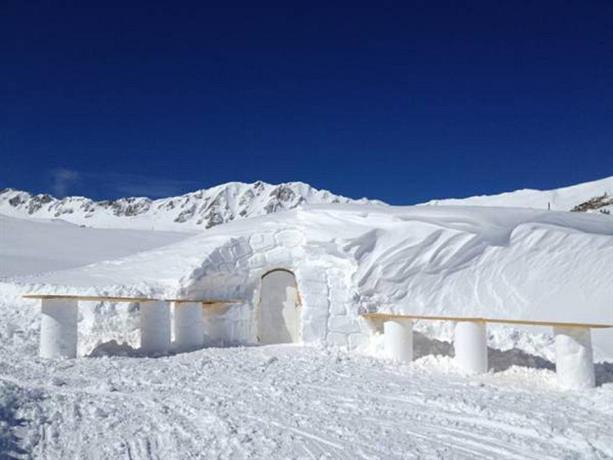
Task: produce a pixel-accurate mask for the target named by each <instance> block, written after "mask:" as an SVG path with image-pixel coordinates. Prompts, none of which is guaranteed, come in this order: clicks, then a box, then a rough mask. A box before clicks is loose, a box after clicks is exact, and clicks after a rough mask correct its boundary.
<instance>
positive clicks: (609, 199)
mask: <svg viewBox="0 0 613 460" xmlns="http://www.w3.org/2000/svg"><path fill="white" fill-rule="evenodd" d="M612 209H613V196H610V195H609V194H608V193H603V194H602V195H600V196H596V197H594V198H591V199H589V200H587V201H585V202H583V203H581V204H578V205H577V206H575V207H574V208H573V209H571V211H572V212H594V211H598V212H601V213H602V214H608V215H610V214H611V210H612Z"/></svg>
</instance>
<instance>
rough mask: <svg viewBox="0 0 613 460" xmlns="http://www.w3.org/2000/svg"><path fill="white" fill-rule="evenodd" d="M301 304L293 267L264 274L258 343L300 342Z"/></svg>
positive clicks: (259, 312) (259, 308)
mask: <svg viewBox="0 0 613 460" xmlns="http://www.w3.org/2000/svg"><path fill="white" fill-rule="evenodd" d="M301 310H302V309H301V305H300V298H299V296H298V285H297V284H296V277H295V276H294V274H293V273H292V272H290V271H289V270H284V269H277V270H272V271H270V272H268V273H266V274H264V276H262V286H261V289H260V304H259V306H258V312H257V317H258V318H257V319H258V342H259V343H262V344H267V343H291V342H300V340H301V337H300V322H301Z"/></svg>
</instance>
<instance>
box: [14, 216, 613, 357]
mask: <svg viewBox="0 0 613 460" xmlns="http://www.w3.org/2000/svg"><path fill="white" fill-rule="evenodd" d="M275 268H286V269H290V270H293V271H294V272H295V273H296V277H297V282H298V290H299V292H300V294H301V297H302V301H303V305H304V311H303V314H302V321H303V326H302V332H303V340H304V341H306V342H314V341H323V342H330V343H334V344H336V345H348V346H349V347H350V348H354V347H360V346H361V345H363V344H364V343H365V341H366V340H367V339H368V337H369V336H370V331H369V330H368V329H367V327H366V326H365V325H364V322H363V321H362V320H360V319H359V313H360V312H363V311H373V310H376V311H380V312H390V313H406V314H409V313H410V314H417V315H430V316H452V317H458V316H464V317H466V316H468V317H486V318H498V319H512V320H526V321H558V322H580V323H600V324H613V291H612V290H611V289H607V288H606V287H607V286H610V285H611V283H610V280H611V279H613V219H611V218H610V216H605V215H595V214H588V215H586V214H578V213H566V212H554V211H549V212H548V211H536V210H530V209H514V210H512V211H509V210H508V209H505V208H485V207H391V206H390V207H380V206H369V205H334V206H333V205H321V206H313V207H309V208H301V209H297V210H293V211H287V212H282V213H276V214H274V215H270V216H264V217H259V218H254V219H249V220H245V221H237V222H233V223H230V224H226V225H223V226H220V227H216V228H213V229H209V230H207V231H206V232H202V233H199V234H196V235H193V236H191V237H190V238H187V239H184V240H182V241H180V242H178V243H175V244H171V245H166V246H164V247H160V248H157V249H153V250H151V251H146V252H141V253H138V254H135V255H133V256H128V257H125V258H122V259H114V260H111V261H103V262H100V263H96V264H92V265H89V266H86V267H82V268H78V269H71V270H63V271H56V272H53V273H49V274H45V275H37V276H24V277H19V278H16V279H15V283H16V285H18V286H19V288H20V289H22V290H23V291H37V292H46V293H52V292H62V293H73V294H92V295H138V296H156V297H162V298H182V297H183V298H215V299H228V300H230V299H232V300H234V299H237V300H239V301H240V302H239V304H238V305H236V306H235V307H234V308H232V309H231V310H230V311H229V313H228V315H226V316H225V318H224V319H225V323H226V324H225V326H224V327H225V328H226V329H227V333H228V334H229V338H228V340H229V341H231V342H237V343H253V342H254V341H255V337H256V333H257V331H256V327H255V326H256V325H255V324H254V321H252V318H253V311H254V309H255V307H256V305H257V301H258V295H259V285H260V279H261V276H262V275H263V274H264V273H266V272H268V271H270V270H272V269H275ZM89 332H90V331H88V333H87V335H88V336H89V337H90V338H91V340H92V343H91V345H92V346H95V342H96V339H95V336H93V335H91V334H90V333H89ZM92 337H93V338H92ZM611 342H612V341H611V335H610V332H604V333H599V336H596V335H595V340H594V343H595V345H596V349H597V353H596V354H597V356H601V354H603V353H604V354H605V355H608V356H611V355H613V345H612V344H611Z"/></svg>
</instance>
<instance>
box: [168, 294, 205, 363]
mask: <svg viewBox="0 0 613 460" xmlns="http://www.w3.org/2000/svg"><path fill="white" fill-rule="evenodd" d="M174 331H175V346H176V350H177V351H190V350H196V349H198V348H202V346H203V345H204V319H203V315H202V304H201V303H200V302H175V324H174Z"/></svg>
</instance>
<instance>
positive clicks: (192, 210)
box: [0, 181, 383, 231]
mask: <svg viewBox="0 0 613 460" xmlns="http://www.w3.org/2000/svg"><path fill="white" fill-rule="evenodd" d="M367 202H369V203H373V202H372V201H369V200H366V199H364V198H363V199H361V200H353V199H350V198H346V197H343V196H339V195H334V194H332V193H330V192H328V191H327V190H317V189H315V188H313V187H311V186H310V185H308V184H304V183H301V182H289V183H285V184H279V185H272V184H267V183H265V182H261V181H258V182H255V183H253V184H245V183H240V182H230V183H227V184H223V185H219V186H216V187H212V188H209V189H202V190H198V191H195V192H191V193H187V194H185V195H181V196H176V197H171V198H162V199H157V200H151V199H149V198H121V199H118V200H107V201H93V200H90V199H88V198H84V197H75V196H73V197H66V198H62V199H58V198H54V197H53V196H51V195H47V194H38V195H32V194H30V193H28V192H23V191H18V190H14V189H3V190H0V213H1V214H5V215H9V216H13V217H21V218H41V219H63V220H65V221H68V222H72V223H75V224H79V225H85V226H88V227H100V228H140V229H156V230H178V231H182V230H183V231H185V230H188V231H191V230H196V229H206V228H210V227H212V226H214V225H219V224H222V223H225V222H229V221H232V220H235V219H241V218H247V217H255V216H261V215H265V214H270V213H273V212H277V211H282V210H287V209H293V208H296V207H298V206H301V205H309V204H329V203H367ZM376 203H379V204H383V203H381V202H376Z"/></svg>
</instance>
